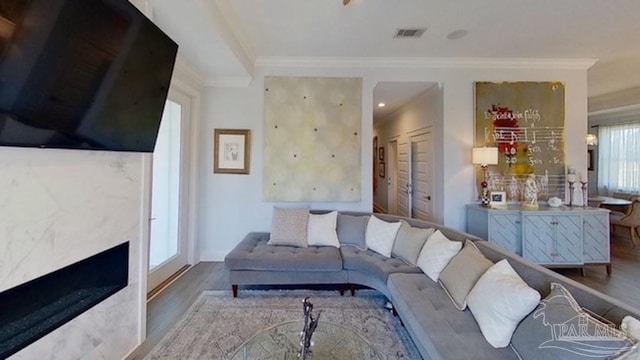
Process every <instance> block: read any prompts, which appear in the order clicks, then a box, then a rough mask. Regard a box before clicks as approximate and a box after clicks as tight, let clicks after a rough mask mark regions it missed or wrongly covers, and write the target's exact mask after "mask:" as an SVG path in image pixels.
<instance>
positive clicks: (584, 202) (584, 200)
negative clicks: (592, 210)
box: [580, 180, 589, 207]
mask: <svg viewBox="0 0 640 360" xmlns="http://www.w3.org/2000/svg"><path fill="white" fill-rule="evenodd" d="M587 183H588V182H587V181H586V180H585V181H582V180H580V184H582V186H581V187H582V206H583V207H587V206H588V205H589V198H588V194H587Z"/></svg>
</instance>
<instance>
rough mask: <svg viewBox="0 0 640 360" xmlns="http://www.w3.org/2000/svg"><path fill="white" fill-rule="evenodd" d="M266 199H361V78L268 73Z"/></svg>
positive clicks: (265, 118)
mask: <svg viewBox="0 0 640 360" xmlns="http://www.w3.org/2000/svg"><path fill="white" fill-rule="evenodd" d="M264 111H265V113H264V126H265V130H264V133H265V139H264V140H265V145H264V184H263V194H264V199H265V200H266V201H292V202H304V201H316V202H329V201H360V198H361V194H360V178H361V176H360V174H361V165H360V164H361V160H360V157H361V155H360V154H361V122H362V79H360V78H310V77H266V78H265V81H264Z"/></svg>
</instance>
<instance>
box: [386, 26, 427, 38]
mask: <svg viewBox="0 0 640 360" xmlns="http://www.w3.org/2000/svg"><path fill="white" fill-rule="evenodd" d="M425 31H427V28H411V29H398V30H397V31H396V34H395V35H394V36H393V37H394V38H419V37H420V36H422V34H424V32H425Z"/></svg>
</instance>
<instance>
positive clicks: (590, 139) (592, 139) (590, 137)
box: [587, 134, 598, 146]
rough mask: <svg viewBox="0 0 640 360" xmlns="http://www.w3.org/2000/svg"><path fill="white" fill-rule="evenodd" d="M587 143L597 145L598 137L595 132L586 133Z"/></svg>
mask: <svg viewBox="0 0 640 360" xmlns="http://www.w3.org/2000/svg"><path fill="white" fill-rule="evenodd" d="M587 145H589V146H596V145H598V137H597V136H596V135H595V134H587Z"/></svg>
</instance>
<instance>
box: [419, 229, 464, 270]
mask: <svg viewBox="0 0 640 360" xmlns="http://www.w3.org/2000/svg"><path fill="white" fill-rule="evenodd" d="M461 247H462V242H460V241H451V240H449V239H447V237H446V236H444V234H443V233H442V232H440V230H436V231H435V232H434V233H433V234H431V236H429V238H428V239H427V242H425V243H424V246H423V247H422V250H421V251H420V255H419V256H418V260H417V261H416V264H417V265H418V267H419V268H420V269H421V270H422V272H424V273H425V274H427V276H428V277H429V278H430V279H431V280H433V281H438V277H439V276H440V272H441V271H442V269H444V268H445V266H447V264H448V263H449V261H450V260H451V258H452V257H454V256H455V255H456V254H457V253H458V251H460V248H461Z"/></svg>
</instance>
